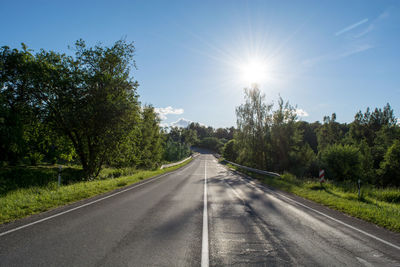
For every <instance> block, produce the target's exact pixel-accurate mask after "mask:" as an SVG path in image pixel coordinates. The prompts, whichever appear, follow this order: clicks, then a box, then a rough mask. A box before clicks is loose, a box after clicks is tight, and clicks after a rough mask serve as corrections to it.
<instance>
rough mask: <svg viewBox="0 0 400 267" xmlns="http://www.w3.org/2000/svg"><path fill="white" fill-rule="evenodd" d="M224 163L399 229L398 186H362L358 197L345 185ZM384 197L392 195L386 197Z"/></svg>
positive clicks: (394, 229) (398, 230)
mask: <svg viewBox="0 0 400 267" xmlns="http://www.w3.org/2000/svg"><path fill="white" fill-rule="evenodd" d="M227 166H228V167H229V168H231V169H233V170H238V171H240V172H241V173H244V174H247V175H249V176H251V177H253V178H256V179H257V180H259V181H261V182H262V183H264V184H266V185H268V186H271V187H273V188H278V189H281V190H283V191H286V192H289V193H293V194H295V195H298V196H301V197H304V198H306V199H309V200H312V201H314V202H317V203H320V204H323V205H325V206H328V207H330V208H332V209H336V210H339V211H341V212H344V213H347V214H349V215H351V216H353V217H357V218H360V219H363V220H365V221H369V222H372V223H375V224H377V225H379V226H382V227H385V228H387V229H389V230H392V231H395V232H400V203H398V202H396V201H394V199H397V198H396V196H397V195H399V194H400V189H371V188H370V187H366V188H365V189H362V191H361V197H360V198H358V192H357V190H356V189H352V190H349V188H348V187H346V186H340V185H335V184H333V183H325V184H324V185H323V187H321V186H320V183H319V182H316V181H315V180H303V179H298V178H296V177H295V176H293V175H290V174H284V175H282V176H281V177H272V176H267V175H260V174H256V173H252V172H249V171H247V170H244V169H240V168H239V167H236V166H233V165H231V164H227ZM385 196H392V197H389V198H387V197H385ZM393 196H394V198H393ZM387 199H390V200H391V202H387V201H385V200H387Z"/></svg>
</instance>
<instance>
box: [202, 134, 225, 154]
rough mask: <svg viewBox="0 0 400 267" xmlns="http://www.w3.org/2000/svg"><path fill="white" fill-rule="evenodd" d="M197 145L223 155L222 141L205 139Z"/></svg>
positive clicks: (213, 138) (212, 138) (210, 138)
mask: <svg viewBox="0 0 400 267" xmlns="http://www.w3.org/2000/svg"><path fill="white" fill-rule="evenodd" d="M197 145H198V146H199V147H203V148H207V149H210V150H212V151H215V152H217V153H221V149H222V147H223V146H224V144H223V143H222V141H221V140H219V139H218V138H216V137H205V138H204V139H202V140H201V141H200V142H199V143H198V144H197Z"/></svg>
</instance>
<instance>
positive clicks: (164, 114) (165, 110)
mask: <svg viewBox="0 0 400 267" xmlns="http://www.w3.org/2000/svg"><path fill="white" fill-rule="evenodd" d="M154 111H155V112H156V113H158V116H159V117H160V119H161V120H165V119H167V115H168V114H174V115H180V114H183V112H184V110H183V108H173V107H171V106H168V107H166V108H155V109H154Z"/></svg>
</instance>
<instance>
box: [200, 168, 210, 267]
mask: <svg viewBox="0 0 400 267" xmlns="http://www.w3.org/2000/svg"><path fill="white" fill-rule="evenodd" d="M203 200H204V201H203V202H204V203H203V205H204V208H203V238H202V246H201V267H208V265H209V262H210V259H209V255H208V215H207V214H208V212H207V160H205V161H204V198H203Z"/></svg>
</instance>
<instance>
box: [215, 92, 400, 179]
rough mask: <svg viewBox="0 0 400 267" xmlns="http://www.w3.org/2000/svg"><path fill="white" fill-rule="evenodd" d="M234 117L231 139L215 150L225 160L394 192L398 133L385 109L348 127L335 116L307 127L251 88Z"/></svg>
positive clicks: (399, 160)
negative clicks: (388, 188)
mask: <svg viewBox="0 0 400 267" xmlns="http://www.w3.org/2000/svg"><path fill="white" fill-rule="evenodd" d="M236 116H237V129H236V130H235V134H234V138H233V139H232V140H230V141H229V142H227V143H226V144H225V145H224V147H223V149H222V150H221V152H222V153H223V156H224V157H225V158H227V159H228V160H231V161H234V162H237V163H240V164H243V165H246V166H250V167H254V168H258V169H264V170H270V171H274V172H280V173H282V172H290V173H293V174H296V175H298V176H302V177H305V176H308V177H311V176H314V177H315V176H318V170H319V169H325V170H326V172H327V177H328V178H330V179H333V180H337V181H343V180H353V181H355V180H357V179H361V180H362V181H363V182H367V183H371V184H375V185H378V186H389V185H390V186H400V127H399V124H397V119H396V118H395V116H394V113H393V110H392V108H391V107H390V105H389V104H387V105H386V106H384V107H383V108H382V109H381V108H375V109H374V110H370V109H369V108H367V110H366V111H365V112H364V113H363V112H361V111H359V112H357V114H356V115H355V117H354V120H353V121H352V122H351V123H348V124H347V123H339V122H337V121H336V114H335V113H333V114H332V115H331V116H325V117H324V118H323V122H322V123H320V122H319V121H317V122H313V123H309V122H305V121H300V120H298V117H297V114H296V108H295V107H294V106H292V105H290V104H289V102H285V101H283V99H282V98H279V100H278V102H277V105H276V106H275V105H274V104H272V103H267V102H266V100H265V95H264V94H262V93H261V91H260V90H259V89H258V88H251V89H245V102H244V103H243V104H242V105H240V106H239V107H237V108H236Z"/></svg>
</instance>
